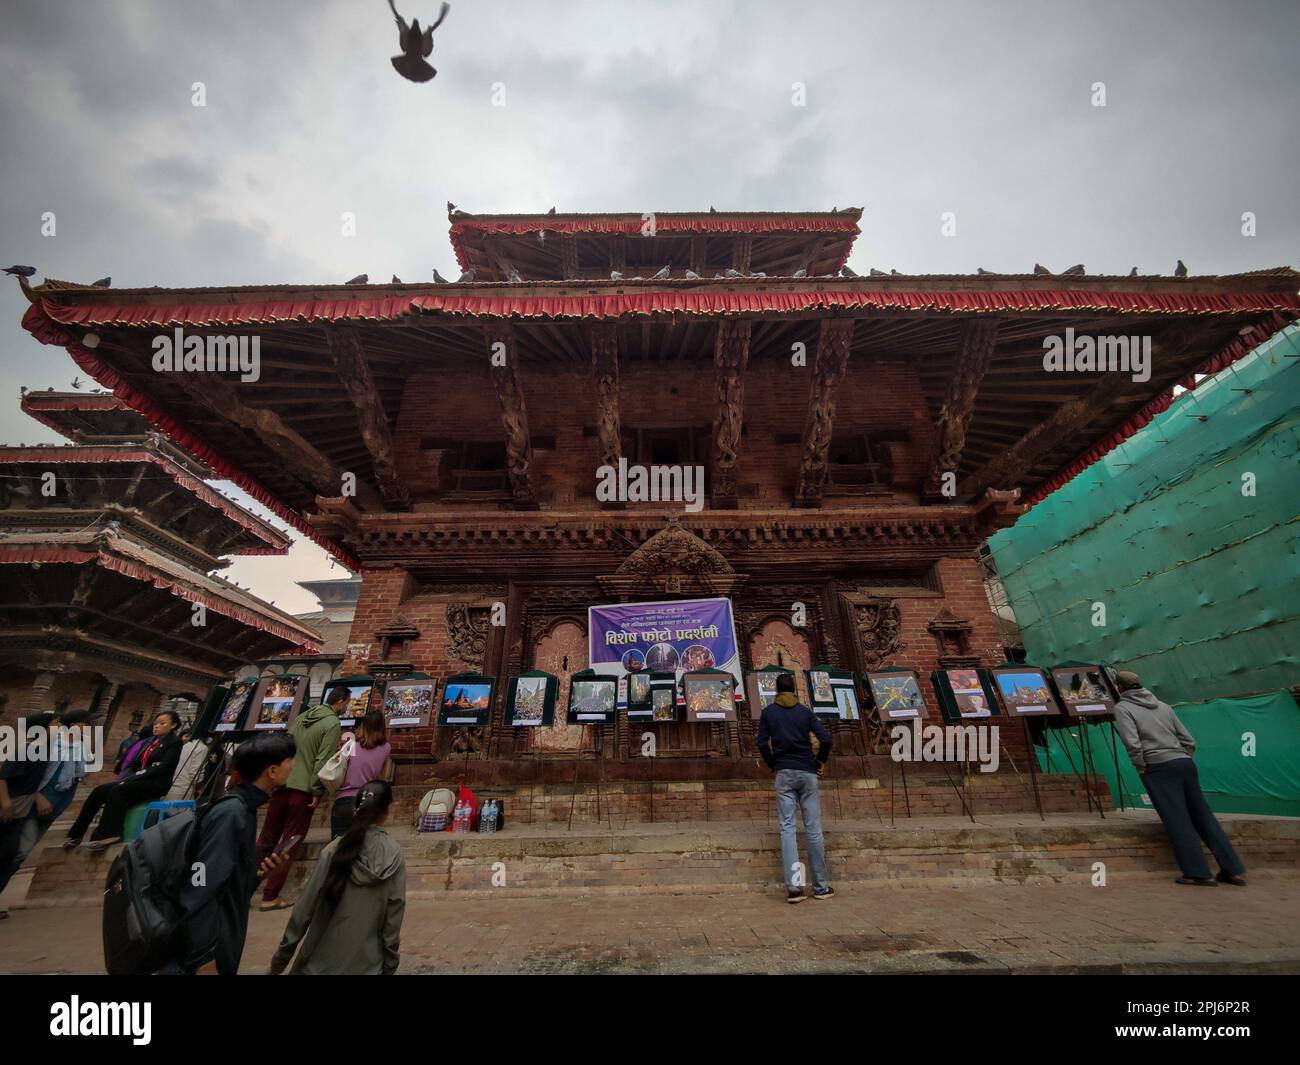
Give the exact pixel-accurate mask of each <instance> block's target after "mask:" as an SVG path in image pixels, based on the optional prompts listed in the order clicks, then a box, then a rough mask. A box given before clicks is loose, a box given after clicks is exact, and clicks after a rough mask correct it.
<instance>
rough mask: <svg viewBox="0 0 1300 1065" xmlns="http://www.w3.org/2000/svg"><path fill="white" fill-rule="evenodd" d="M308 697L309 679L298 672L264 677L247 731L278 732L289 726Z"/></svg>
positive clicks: (249, 717)
mask: <svg viewBox="0 0 1300 1065" xmlns="http://www.w3.org/2000/svg"><path fill="white" fill-rule="evenodd" d="M306 696H307V678H306V676H304V675H302V674H298V673H281V674H279V675H278V676H274V677H263V678H262V682H261V683H260V684H259V685H258V686H257V692H256V694H254V696H253V705H252V707H251V708H250V711H249V716H248V717H247V718H246V719H245V722H244V728H245V730H248V729H254V730H258V731H262V732H275V731H278V730H281V729H287V728H288V727H289V725H290V724H291V723H292V722H293V719H294V718H295V717H296V716H297V715H298V711H299V709H301V707H302V703H303V699H305V698H306Z"/></svg>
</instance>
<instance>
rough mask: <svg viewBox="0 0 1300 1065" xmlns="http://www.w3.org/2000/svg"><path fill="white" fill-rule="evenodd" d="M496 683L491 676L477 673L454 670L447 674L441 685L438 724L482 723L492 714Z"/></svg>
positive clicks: (475, 725) (477, 726)
mask: <svg viewBox="0 0 1300 1065" xmlns="http://www.w3.org/2000/svg"><path fill="white" fill-rule="evenodd" d="M496 683H497V682H496V678H495V677H485V676H483V675H482V674H481V673H457V674H456V675H455V676H452V677H448V678H447V680H446V683H445V685H444V687H443V689H442V706H441V707H440V708H439V710H438V724H439V725H440V726H446V725H470V726H473V727H475V728H484V727H486V725H487V723H488V720H489V719H490V718H491V716H492V698H493V696H494V695H495V694H496Z"/></svg>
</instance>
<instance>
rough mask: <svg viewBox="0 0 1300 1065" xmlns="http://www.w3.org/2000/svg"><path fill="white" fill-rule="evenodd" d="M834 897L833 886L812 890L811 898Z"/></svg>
mask: <svg viewBox="0 0 1300 1065" xmlns="http://www.w3.org/2000/svg"><path fill="white" fill-rule="evenodd" d="M834 897H835V889H834V888H833V887H828V888H827V889H826V890H825V891H814V892H813V898H815V899H833V898H834Z"/></svg>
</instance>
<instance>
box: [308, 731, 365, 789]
mask: <svg viewBox="0 0 1300 1065" xmlns="http://www.w3.org/2000/svg"><path fill="white" fill-rule="evenodd" d="M356 746H357V741H356V738H355V737H354V736H353V735H352V734H351V733H349V734H348V736H347V738H346V739H344V741H343V746H341V747H340V748H339V749H338V750H337V751H335V752H334V753H333V754H332V755H330V758H329V761H327V762H326V763H325V764H324V765H323V766H321V767H320V772H319V773H317V774H316V776H317V777H318V778H319V780H320V782H321V783H322V784H324V785H325V786H326V787H327V788H329V790H330V791H338V790H339V787H340V786H341V785H342V784H343V778H344V777H345V776H347V773H348V762H349V761H351V759H352V752H353V751H354V750H355V749H356Z"/></svg>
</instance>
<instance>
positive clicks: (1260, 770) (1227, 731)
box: [1036, 691, 1300, 817]
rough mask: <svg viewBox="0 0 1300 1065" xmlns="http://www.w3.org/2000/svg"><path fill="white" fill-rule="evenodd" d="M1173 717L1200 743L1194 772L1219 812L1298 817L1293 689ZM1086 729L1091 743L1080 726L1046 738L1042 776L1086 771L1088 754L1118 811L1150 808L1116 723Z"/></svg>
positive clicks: (1190, 706) (1298, 739)
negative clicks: (1126, 808)
mask: <svg viewBox="0 0 1300 1065" xmlns="http://www.w3.org/2000/svg"><path fill="white" fill-rule="evenodd" d="M1174 712H1175V713H1177V714H1178V717H1179V719H1180V720H1181V721H1182V723H1183V724H1184V725H1186V726H1187V731H1188V732H1190V733H1191V734H1192V736H1193V737H1194V738H1195V740H1196V769H1197V773H1198V774H1199V775H1200V778H1201V790H1202V791H1204V792H1205V797H1206V798H1207V799H1208V800H1209V802H1210V806H1211V807H1213V808H1214V809H1215V810H1217V811H1218V812H1219V813H1232V814H1275V815H1283V816H1288V817H1300V707H1298V706H1296V701H1295V699H1293V698H1292V697H1291V693H1290V692H1288V691H1282V692H1277V693H1275V694H1272V695H1256V696H1251V697H1248V698H1244V699H1211V700H1210V701H1208V702H1204V703H1184V704H1182V705H1179V706H1176V707H1174ZM1086 728H1087V738H1086V741H1085V739H1084V738H1083V737H1082V736H1081V734H1080V731H1081V730H1080V727H1079V726H1077V725H1076V726H1075V727H1073V728H1068V729H1053V730H1051V731H1049V732H1048V733H1047V748H1046V749H1044V748H1042V747H1038V748H1036V750H1037V751H1038V764H1039V765H1040V766H1042V768H1043V770H1044V772H1052V773H1072V772H1081V771H1083V769H1084V766H1085V759H1084V754H1085V753H1087V754H1090V756H1091V758H1090V760H1089V761H1088V762H1087V763H1086V764H1088V765H1090V766H1091V767H1093V768H1094V770H1095V772H1096V773H1098V774H1099V775H1100V776H1103V777H1105V779H1106V782H1107V783H1108V784H1109V785H1110V793H1111V796H1112V797H1113V798H1114V800H1115V805H1116V806H1120V805H1121V801H1120V800H1121V797H1122V799H1123V803H1122V804H1123V805H1124V806H1128V807H1134V806H1136V807H1140V808H1145V809H1150V808H1151V800H1150V799H1148V798H1147V797H1146V794H1145V793H1144V792H1143V790H1142V782H1141V779H1140V778H1139V777H1138V775H1137V773H1136V772H1135V771H1134V769H1133V766H1132V764H1131V763H1130V762H1129V760H1128V756H1127V755H1126V754H1125V753H1124V745H1123V744H1122V743H1119V737H1118V736H1116V735H1115V734H1114V730H1113V729H1112V727H1111V726H1110V724H1109V723H1106V724H1095V725H1088V726H1086ZM1252 739H1253V743H1252V742H1251V740H1252ZM1116 762H1118V763H1119V777H1118V779H1117V778H1116V775H1115V767H1116ZM1121 787H1122V788H1123V794H1122V796H1121V791H1120V789H1121Z"/></svg>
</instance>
